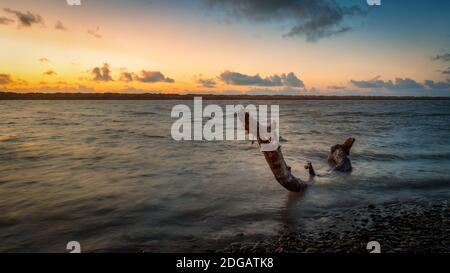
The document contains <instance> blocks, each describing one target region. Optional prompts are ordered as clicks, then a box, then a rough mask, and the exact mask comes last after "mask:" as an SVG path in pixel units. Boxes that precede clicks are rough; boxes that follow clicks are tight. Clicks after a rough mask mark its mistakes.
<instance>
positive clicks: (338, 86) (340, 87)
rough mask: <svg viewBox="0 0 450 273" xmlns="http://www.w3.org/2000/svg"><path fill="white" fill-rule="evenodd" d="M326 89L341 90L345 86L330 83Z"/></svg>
mask: <svg viewBox="0 0 450 273" xmlns="http://www.w3.org/2000/svg"><path fill="white" fill-rule="evenodd" d="M328 89H331V90H343V89H345V86H341V85H330V86H328Z"/></svg>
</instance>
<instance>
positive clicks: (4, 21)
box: [0, 17, 14, 25]
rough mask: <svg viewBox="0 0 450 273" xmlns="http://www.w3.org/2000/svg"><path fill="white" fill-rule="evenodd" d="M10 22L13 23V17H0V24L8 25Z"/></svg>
mask: <svg viewBox="0 0 450 273" xmlns="http://www.w3.org/2000/svg"><path fill="white" fill-rule="evenodd" d="M11 23H14V20H13V19H9V18H6V17H0V25H9V24H11Z"/></svg>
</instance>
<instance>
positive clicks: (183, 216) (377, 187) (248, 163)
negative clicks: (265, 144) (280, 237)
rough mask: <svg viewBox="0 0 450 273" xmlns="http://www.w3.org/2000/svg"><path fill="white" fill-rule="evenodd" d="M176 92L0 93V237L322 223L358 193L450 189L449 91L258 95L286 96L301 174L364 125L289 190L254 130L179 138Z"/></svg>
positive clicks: (138, 237)
mask: <svg viewBox="0 0 450 273" xmlns="http://www.w3.org/2000/svg"><path fill="white" fill-rule="evenodd" d="M178 103H187V104H192V102H190V101H187V102H176V101H0V116H1V119H0V251H20V252H24V251H25V252H30V251H31V252H43V251H58V252H65V246H66V243H67V242H68V241H71V240H77V241H80V243H81V244H82V248H83V251H94V250H99V249H127V248H128V247H133V248H140V247H145V246H146V245H152V246H153V248H152V249H153V250H155V251H167V249H169V251H177V250H178V249H182V248H183V246H185V245H187V244H189V242H192V241H193V240H194V241H195V240H202V239H217V238H224V237H227V236H229V235H234V234H236V233H239V232H243V233H245V234H268V235H269V234H272V233H274V232H276V231H277V229H278V228H279V227H280V226H281V225H286V224H291V225H303V226H306V227H308V226H310V227H314V226H315V225H317V223H318V222H320V221H323V219H322V216H323V215H325V214H326V213H327V212H329V211H336V210H337V211H345V210H348V209H349V208H352V207H354V206H359V205H361V204H368V203H374V204H377V203H381V202H386V201H398V200H400V201H401V200H406V199H408V200H410V199H412V198H422V199H423V198H438V197H444V198H448V197H449V189H450V184H449V181H450V102H448V101H284V102H267V101H262V102H259V103H262V104H268V103H276V104H280V125H281V135H282V137H283V138H284V139H286V142H283V143H282V144H283V152H284V154H285V157H286V160H287V162H288V164H289V165H291V167H292V169H293V172H294V174H296V175H297V176H299V177H301V178H303V179H305V180H307V179H308V176H307V173H306V171H305V170H304V168H303V164H304V162H305V161H306V160H311V161H312V162H313V164H314V165H315V166H316V168H317V169H318V170H321V171H325V170H326V169H327V167H328V166H327V163H326V156H327V152H328V150H329V148H330V146H332V145H334V144H337V143H340V142H342V141H343V140H345V139H346V138H347V137H350V136H352V137H355V138H356V139H357V141H356V143H355V146H354V148H353V150H352V154H351V157H352V162H353V166H354V171H353V173H352V174H350V175H342V174H333V175H331V176H328V177H324V178H317V179H315V181H314V182H313V183H312V185H311V187H310V188H309V189H308V190H307V191H306V192H305V193H304V194H303V195H292V194H288V193H287V192H286V190H284V189H283V188H282V187H281V186H280V185H279V184H278V183H277V182H276V181H275V179H274V178H273V175H272V173H271V172H270V170H269V168H268V167H267V164H266V163H265V160H264V157H263V156H262V155H261V153H260V152H259V151H258V149H257V147H256V146H255V145H253V146H252V145H251V143H249V142H233V141H228V142H176V141H174V140H172V138H171V136H170V128H171V125H172V123H173V121H174V119H172V118H170V111H171V109H172V106H173V105H175V104H178ZM207 103H208V102H204V104H207ZM211 103H218V104H222V105H224V104H233V103H234V104H238V102H230V101H228V102H211ZM240 103H249V102H240ZM252 103H258V102H252ZM318 219H319V220H318ZM168 245H169V248H167V246H168ZM159 246H160V247H159Z"/></svg>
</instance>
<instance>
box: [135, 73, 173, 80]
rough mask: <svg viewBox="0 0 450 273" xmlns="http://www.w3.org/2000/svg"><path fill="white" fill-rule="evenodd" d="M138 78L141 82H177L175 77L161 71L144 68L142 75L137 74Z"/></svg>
mask: <svg viewBox="0 0 450 273" xmlns="http://www.w3.org/2000/svg"><path fill="white" fill-rule="evenodd" d="M136 79H137V80H138V81H140V82H145V83H155V82H167V83H173V82H175V81H174V80H173V79H171V78H168V77H166V76H164V75H163V74H162V73H161V72H159V71H146V70H142V71H141V75H140V76H137V77H136Z"/></svg>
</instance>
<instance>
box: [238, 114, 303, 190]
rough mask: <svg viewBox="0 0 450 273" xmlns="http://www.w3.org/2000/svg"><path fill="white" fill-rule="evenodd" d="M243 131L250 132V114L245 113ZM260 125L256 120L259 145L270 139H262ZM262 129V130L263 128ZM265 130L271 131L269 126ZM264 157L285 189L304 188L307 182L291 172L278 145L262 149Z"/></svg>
mask: <svg viewBox="0 0 450 273" xmlns="http://www.w3.org/2000/svg"><path fill="white" fill-rule="evenodd" d="M244 126H245V131H246V132H247V133H250V114H249V113H247V112H246V113H245V125H244ZM261 127H262V126H261V125H260V124H259V122H258V121H256V131H257V134H256V140H257V141H258V144H259V145H260V146H261V145H262V144H267V143H270V141H271V139H268V140H265V139H262V137H261V134H260V128H261ZM263 131H264V130H263ZM267 131H269V132H270V131H271V129H270V126H269V127H268V128H267ZM263 154H264V157H265V158H266V161H267V164H269V167H270V169H271V170H272V173H273V175H274V176H275V179H276V180H277V181H278V182H279V183H280V184H281V185H282V186H283V187H285V188H286V189H287V190H289V191H293V192H300V191H302V190H304V189H305V188H306V187H307V186H308V184H306V183H305V182H304V181H302V180H301V179H299V178H297V177H295V176H294V175H293V174H292V173H291V167H289V166H288V165H287V164H286V161H285V160H284V157H283V153H282V152H281V146H278V148H277V149H275V150H273V151H263Z"/></svg>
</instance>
